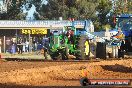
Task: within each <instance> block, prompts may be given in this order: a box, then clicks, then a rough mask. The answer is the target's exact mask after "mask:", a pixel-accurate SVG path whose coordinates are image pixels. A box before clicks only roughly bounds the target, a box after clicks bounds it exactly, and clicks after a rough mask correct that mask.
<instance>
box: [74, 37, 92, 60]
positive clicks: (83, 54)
mask: <svg viewBox="0 0 132 88" xmlns="http://www.w3.org/2000/svg"><path fill="white" fill-rule="evenodd" d="M77 49H78V50H79V51H80V53H77V54H76V59H79V60H81V59H83V60H87V59H89V56H90V43H89V39H88V38H87V37H86V36H81V37H80V38H79V40H78V48H77Z"/></svg>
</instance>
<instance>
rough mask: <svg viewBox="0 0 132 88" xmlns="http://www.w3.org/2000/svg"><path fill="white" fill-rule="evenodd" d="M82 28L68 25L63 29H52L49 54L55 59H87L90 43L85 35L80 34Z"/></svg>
mask: <svg viewBox="0 0 132 88" xmlns="http://www.w3.org/2000/svg"><path fill="white" fill-rule="evenodd" d="M80 31H84V30H82V29H81V30H80V29H78V30H77V29H76V28H75V27H73V26H66V27H64V29H63V30H61V31H60V30H59V31H52V32H51V34H50V40H49V42H50V44H49V54H50V56H51V58H52V59H53V60H58V59H61V60H67V59H75V60H85V59H89V55H90V44H89V39H88V37H87V36H85V35H81V34H79V32H80Z"/></svg>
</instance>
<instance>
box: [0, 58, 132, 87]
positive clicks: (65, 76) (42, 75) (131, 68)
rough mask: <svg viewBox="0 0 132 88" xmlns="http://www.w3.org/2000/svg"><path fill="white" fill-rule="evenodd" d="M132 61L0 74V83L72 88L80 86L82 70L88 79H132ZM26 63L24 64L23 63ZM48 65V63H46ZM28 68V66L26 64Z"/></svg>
mask: <svg viewBox="0 0 132 88" xmlns="http://www.w3.org/2000/svg"><path fill="white" fill-rule="evenodd" d="M131 62H132V60H131V59H129V60H115V61H101V62H94V63H84V64H83V63H78V64H66V63H65V64H62V65H56V66H48V67H34V68H31V69H30V68H28V69H27V68H26V69H25V68H23V69H16V70H11V71H8V72H0V83H3V84H4V83H13V84H20V85H34V86H36V85H39V86H40V85H42V86H43V85H49V86H57V85H60V86H71V85H74V86H75V85H80V84H79V80H80V78H81V77H82V69H84V71H86V72H87V74H88V75H87V77H88V78H93V79H101V78H103V79H107V78H109V79H113V78H117V79H119V78H129V79H130V78H132V74H131V73H132V65H131ZM23 63H24V62H23ZM45 63H46V62H45ZM25 66H26V64H25Z"/></svg>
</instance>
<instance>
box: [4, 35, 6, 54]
mask: <svg viewBox="0 0 132 88" xmlns="http://www.w3.org/2000/svg"><path fill="white" fill-rule="evenodd" d="M5 48H6V47H5V36H4V53H5Z"/></svg>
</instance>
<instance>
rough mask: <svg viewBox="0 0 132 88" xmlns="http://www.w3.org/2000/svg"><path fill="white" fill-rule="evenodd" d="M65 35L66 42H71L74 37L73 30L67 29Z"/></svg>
mask: <svg viewBox="0 0 132 88" xmlns="http://www.w3.org/2000/svg"><path fill="white" fill-rule="evenodd" d="M67 36H68V42H70V43H73V41H74V39H73V36H74V31H73V30H69V31H68V32H67Z"/></svg>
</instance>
